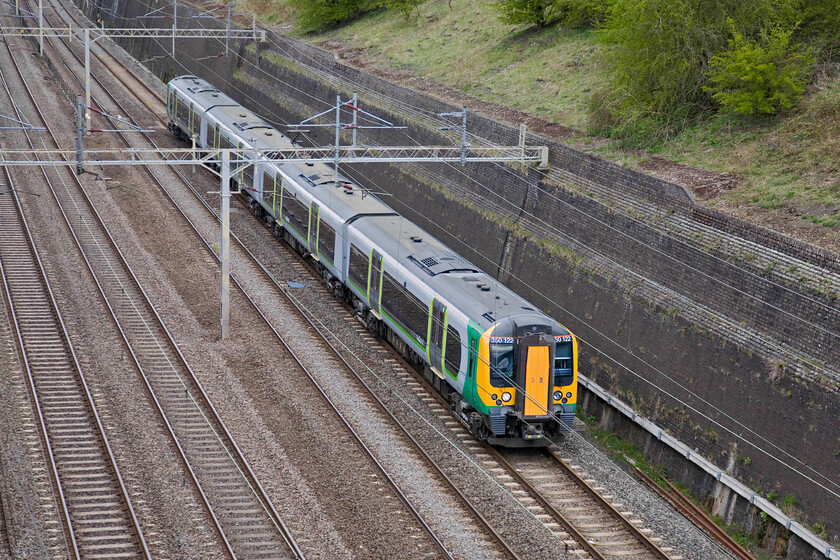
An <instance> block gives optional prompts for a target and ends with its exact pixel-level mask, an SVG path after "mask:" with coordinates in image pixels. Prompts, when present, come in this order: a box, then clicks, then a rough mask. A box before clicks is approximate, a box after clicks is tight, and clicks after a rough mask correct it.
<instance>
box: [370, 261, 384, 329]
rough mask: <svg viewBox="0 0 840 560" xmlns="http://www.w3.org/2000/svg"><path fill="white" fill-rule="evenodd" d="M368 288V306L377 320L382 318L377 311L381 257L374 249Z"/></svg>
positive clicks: (380, 280)
mask: <svg viewBox="0 0 840 560" xmlns="http://www.w3.org/2000/svg"><path fill="white" fill-rule="evenodd" d="M369 276H370V280H369V282H370V286H369V287H368V305H369V306H370V309H371V311H373V314H374V315H376V317H377V318H378V319H381V318H382V315H381V312H380V309H379V293H380V290H379V287H380V285H381V283H382V255H380V254H379V252H378V251H377V250H376V249H374V250H373V251H371V259H370V275H369Z"/></svg>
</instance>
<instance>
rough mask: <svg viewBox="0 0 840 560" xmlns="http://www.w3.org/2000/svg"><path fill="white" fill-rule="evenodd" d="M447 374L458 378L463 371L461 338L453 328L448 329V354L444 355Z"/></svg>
mask: <svg viewBox="0 0 840 560" xmlns="http://www.w3.org/2000/svg"><path fill="white" fill-rule="evenodd" d="M444 362H445V363H446V373H448V374H449V375H451V376H452V377H458V371H459V370H460V369H461V336H460V335H459V334H458V331H456V330H455V329H454V328H452V326H451V325H450V326H448V327H447V328H446V353H445V354H444Z"/></svg>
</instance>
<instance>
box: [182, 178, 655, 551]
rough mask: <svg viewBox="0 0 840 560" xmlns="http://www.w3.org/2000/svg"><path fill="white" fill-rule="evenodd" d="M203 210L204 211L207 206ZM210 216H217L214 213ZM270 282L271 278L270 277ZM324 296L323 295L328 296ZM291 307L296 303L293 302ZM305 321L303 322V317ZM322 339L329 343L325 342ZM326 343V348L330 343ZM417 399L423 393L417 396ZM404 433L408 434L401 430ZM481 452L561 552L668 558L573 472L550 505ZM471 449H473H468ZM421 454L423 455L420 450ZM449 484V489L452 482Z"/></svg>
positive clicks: (455, 425)
mask: <svg viewBox="0 0 840 560" xmlns="http://www.w3.org/2000/svg"><path fill="white" fill-rule="evenodd" d="M195 194H196V196H197V197H200V198H202V199H203V197H201V196H200V194H199V193H198V192H195ZM208 210H210V208H209V206H208ZM216 218H217V219H218V217H216ZM243 248H244V247H243ZM248 255H249V256H250V258H251V259H252V260H251V262H252V263H253V264H254V265H256V267H257V269H251V270H249V271H248V274H249V275H254V274H259V273H260V272H261V271H262V270H264V268H263V267H262V265H261V264H259V262H258V260H257V259H256V258H255V257H253V255H251V254H250V252H248ZM310 273H311V271H310ZM272 281H274V280H273V278H272ZM277 289H278V290H279V291H280V292H282V293H284V294H287V293H288V292H287V290H284V289H282V288H281V287H280V286H279V285H277ZM325 295H327V297H329V296H328V294H325ZM290 301H291V300H290ZM292 303H294V302H292ZM295 305H296V306H297V304H295ZM255 307H256V304H255ZM299 312H300V313H301V316H304V317H305V316H306V313H305V312H304V311H303V310H302V309H299ZM345 320H347V321H352V320H353V319H352V317H351V316H349V314H348V317H345ZM307 321H309V319H308V318H307ZM310 325H311V326H312V327H314V328H315V329H316V330H319V329H318V327H317V326H316V325H315V323H312V322H310ZM324 339H325V341H326V337H324ZM327 343H328V344H329V342H328V341H327ZM330 346H331V347H332V345H331V344H330ZM333 350H334V351H335V354H336V355H339V356H340V353H339V352H338V351H337V350H335V349H334V348H333ZM342 360H343V358H342ZM345 363H346V362H345ZM347 366H348V367H350V366H349V364H347ZM352 369H353V368H352V367H351V370H352ZM353 374H354V375H355V376H356V377H357V378H358V379H359V380H360V382H361V383H365V382H364V380H363V379H362V377H361V376H360V375H359V374H358V373H357V372H355V370H353ZM406 375H408V374H406ZM313 382H314V379H313ZM365 386H366V387H367V384H365ZM321 390H322V389H321ZM368 392H369V394H370V395H371V396H372V398H373V399H376V400H377V401H378V398H377V397H376V394H375V392H374V391H373V390H372V389H370V388H368ZM421 398H428V397H423V396H421ZM368 402H369V401H368ZM379 404H380V405H381V410H383V411H386V412H387V407H385V406H384V405H383V404H381V401H380V403H379ZM444 404H445V403H444ZM436 412H437V413H439V414H441V415H443V417H447V424H449V425H450V426H451V427H453V428H454V429H455V432H456V434H457V435H458V437H467V438H469V437H471V436H469V434H468V433H467V432H465V431H464V432H463V433H461V429H460V428H461V427H460V424H458V423H457V422H452V417H451V416H449V414H448V412H446V409H445V408H444V407H438V408H437V409H436ZM388 414H389V415H390V417H391V421H392V422H395V423H397V424H399V422H398V421H397V420H396V418H395V417H394V416H393V415H391V414H390V412H388ZM406 434H408V432H407V431H406ZM409 437H411V436H409ZM415 447H416V448H417V449H419V450H420V451H421V452H422V448H421V447H420V446H419V444H416V445H415ZM485 450H489V451H491V452H492V454H493V455H492V456H486V455H484V453H481V454H480V457H481V458H485V457H487V458H491V457H493V458H495V459H496V460H497V461H499V464H500V466H501V467H502V468H503V469H504V470H506V471H507V474H499V475H498V476H499V479H500V480H499V482H500V483H501V484H502V485H505V486H507V485H509V484H510V482H509V481H510V480H511V479H513V480H515V481H516V482H517V483H518V484H519V485H520V486H521V488H520V489H517V490H516V491H515V492H514V495H515V496H516V497H517V499H519V500H520V502H524V503H523V506H524V507H526V508H528V509H529V510H531V511H533V508H534V507H535V506H534V505H533V504H534V503H538V504H539V507H541V508H543V511H541V512H540V513H537V514H536V515H537V516H539V517H540V518H541V521H543V523H544V524H545V525H546V526H547V527H548V528H549V529H550V530H551V531H552V532H553V533H554V534H555V535H557V537H558V538H560V539H561V540H562V542H563V547H564V549H565V550H567V551H570V552H571V553H572V554H579V553H580V551H582V550H585V551H586V553H587V554H588V555H590V556H591V557H593V558H600V559H606V558H613V557H626V555H627V554H628V553H629V554H631V555H632V557H634V558H656V559H660V560H662V559H667V558H668V556H667V555H666V554H665V552H664V551H662V550H660V549H659V548H658V547H657V545H656V544H655V543H654V542H652V540H651V539H649V538H647V537H646V536H645V535H644V533H643V532H642V531H639V530H638V529H636V527H635V526H634V524H633V523H631V522H630V521H628V520H627V519H626V518H625V517H624V516H623V515H622V514H621V513H620V512H618V511H616V510H615V508H613V507H612V506H610V505H609V503H607V502H606V501H604V500H603V498H602V497H601V496H600V495H599V494H598V493H597V492H596V491H593V490H592V489H591V488H588V487H587V485H586V483H585V482H583V480H581V479H579V478H577V477H576V476H575V475H574V473H570V474H567V477H568V479H569V480H571V481H574V482H573V483H571V486H573V487H574V488H575V491H574V492H572V491H571V490H570V486H568V485H567V486H566V492H567V494H566V496H565V498H563V499H562V500H561V501H559V502H557V500H559V498H557V494H556V493H554V494H553V495H554V497H555V502H556V505H554V504H552V501H551V499H546V498H544V497H543V495H542V493H541V492H540V491H539V489H538V488H537V487H536V486H535V485H534V484H531V483H529V482H528V480H527V479H526V478H524V477H522V476H519V475H518V468H517V467H514V466H512V465H510V463H509V462H508V461H506V460H505V459H504V458H503V457H502V456H501V455H499V454H498V453H496V452H495V450H492V449H491V448H489V447H488V448H486V449H485ZM474 451H478V450H477V449H474ZM423 453H424V454H425V452H423ZM428 460H429V461H431V458H428ZM485 460H486V459H485ZM556 461H559V459H556ZM558 464H562V463H558ZM496 468H499V467H490V470H491V471H492V470H494V469H496ZM522 469H525V470H526V472H529V473H530V474H534V475H535V476H536V477H537V478H540V477H541V476H542V475H541V474H540V473H539V472H536V471H534V469H533V467H531V468H529V467H527V466H523V467H522V468H521V469H519V470H522ZM549 470H550V469H549ZM532 471H534V472H532ZM444 476H445V475H444ZM452 486H453V488H455V486H454V484H453V485H452ZM581 489H587V490H588V491H583V492H581ZM522 493H524V494H526V495H527V496H528V497H523V496H520V495H519V494H522ZM569 495H572V496H574V498H573V499H574V500H576V501H575V504H576V505H575V507H573V508H570V507H568V504H569V503H570V500H569ZM464 499H465V498H464ZM584 504H585V505H584ZM560 509H564V510H569V511H572V510H574V514H573V515H571V516H570V515H568V514H567V515H565V516H564V515H563V514H561V513H560ZM595 512H597V513H595ZM478 515H480V514H478Z"/></svg>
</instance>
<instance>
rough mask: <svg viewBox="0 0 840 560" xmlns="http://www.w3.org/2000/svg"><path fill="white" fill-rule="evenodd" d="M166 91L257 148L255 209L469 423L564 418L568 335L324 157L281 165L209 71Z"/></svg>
mask: <svg viewBox="0 0 840 560" xmlns="http://www.w3.org/2000/svg"><path fill="white" fill-rule="evenodd" d="M168 90H169V93H168V97H167V112H168V114H169V117H170V121H171V122H170V129H171V130H172V132H173V133H175V134H177V135H178V136H180V137H182V138H184V139H186V140H192V139H193V138H194V139H195V142H196V145H197V146H198V147H199V148H205V149H207V148H220V147H222V148H224V147H235V148H241V149H243V150H244V151H245V152H246V154H247V155H248V156H249V157H254V158H255V161H256V163H255V164H254V165H253V166H246V167H245V168H243V169H242V170H241V171H239V172H237V173H235V175H234V176H233V177H232V180H233V182H235V183H236V184H238V185H239V187H240V189H241V190H242V192H243V193H245V194H247V196H248V197H249V206H250V207H251V208H252V210H253V211H254V212H255V213H256V214H258V215H260V216H262V217H263V218H264V219H265V221H266V223H267V224H268V226H269V227H271V228H272V230H273V231H274V233H275V235H276V236H277V237H279V238H283V239H285V240H286V241H287V242H289V243H291V244H292V245H293V246H294V247H295V248H296V249H297V250H298V252H300V253H301V254H302V255H304V256H306V257H310V258H312V260H313V262H314V264H315V266H316V269H317V270H318V271H319V273H321V274H322V276H323V277H324V280H325V281H326V282H327V283H328V284H329V285H330V286H331V287H332V288H333V290H334V292H335V294H336V295H337V296H338V297H341V298H343V299H345V300H346V301H347V302H348V303H350V304H352V305H353V306H354V307H355V309H356V312H357V314H358V315H359V316H360V317H361V318H362V319H363V320H364V321H365V322H366V323H367V325H368V328H369V329H370V330H371V332H374V333H376V334H378V335H380V336H382V337H384V338H387V339H388V340H389V341H390V342H391V344H392V345H393V346H394V347H395V348H396V349H397V350H398V351H400V352H401V353H402V354H403V355H405V356H406V357H407V358H409V359H410V360H411V361H413V362H414V363H415V364H416V365H417V366H421V367H422V368H423V372H424V374H425V375H426V377H427V379H429V381H430V382H432V384H433V385H434V386H435V387H436V388H437V389H438V391H440V392H441V393H442V394H443V395H444V396H446V397H447V398H448V399H449V401H450V402H451V403H452V407H453V409H454V410H455V411H456V413H457V414H458V416H459V417H460V418H461V419H462V420H463V421H464V423H465V424H466V425H467V426H468V427H469V429H470V430H471V432H472V433H474V434H475V435H476V436H477V437H479V438H482V439H487V440H489V441H490V442H491V443H494V444H498V445H505V446H524V445H541V444H546V443H547V436H551V435H553V434H559V433H564V432H567V431H569V430H570V429H571V424H572V419H573V417H574V411H575V406H576V402H577V368H578V364H577V355H578V348H577V340H576V338H575V337H574V335H573V334H572V333H571V332H569V331H568V330H567V329H566V328H565V327H563V326H562V325H560V324H559V323H557V322H556V321H555V320H554V319H552V318H550V317H548V316H547V315H546V314H544V313H542V312H540V311H538V310H536V309H535V308H534V307H533V306H532V305H531V304H529V303H528V302H527V301H526V300H524V299H523V298H521V297H519V296H518V295H517V294H515V293H514V292H512V291H511V290H509V289H508V288H506V287H505V286H504V285H502V284H501V283H499V282H497V281H496V280H495V279H493V278H492V277H490V276H489V275H487V274H486V273H484V272H482V271H481V270H480V269H479V268H477V267H475V266H474V265H472V264H471V263H469V262H468V261H466V260H465V259H463V258H462V257H461V256H459V255H458V254H456V253H455V252H454V251H452V250H450V249H449V248H447V247H446V246H445V245H443V244H442V243H441V242H440V241H438V240H437V239H435V238H433V237H432V236H430V235H428V234H427V233H426V232H425V231H423V230H422V229H420V228H419V227H418V226H417V225H416V224H413V223H412V222H410V221H409V220H407V219H405V218H403V217H402V216H400V215H399V214H397V213H396V212H394V210H393V209H391V208H390V207H389V206H387V205H386V204H385V203H384V202H382V201H381V200H380V199H378V198H377V197H375V196H373V195H371V194H369V193H367V192H366V191H365V190H364V189H363V188H361V187H360V186H359V185H356V184H354V183H353V182H352V181H350V180H349V179H347V178H346V177H343V176H340V175H336V174H335V170H334V169H333V168H332V167H330V166H328V165H326V164H323V163H297V162H294V163H293V162H284V161H283V160H282V158H280V157H277V153H278V152H277V150H279V149H282V148H289V147H293V146H294V144H293V143H292V141H291V140H290V139H289V138H288V137H286V136H285V135H283V134H282V133H280V132H279V131H277V130H275V129H274V128H273V127H271V126H270V125H269V124H268V123H266V122H265V121H264V120H263V119H261V118H260V117H259V116H257V115H255V114H254V113H252V112H251V111H249V110H248V109H246V108H244V107H242V106H241V105H239V104H238V103H236V102H235V101H234V100H233V99H231V98H230V97H228V96H227V95H225V94H223V93H221V92H220V91H218V90H217V89H216V88H213V87H212V86H211V85H210V84H209V83H208V82H206V81H204V80H201V79H199V78H196V77H194V76H182V77H179V78H175V79H173V80H172V81H170V82H169V84H168Z"/></svg>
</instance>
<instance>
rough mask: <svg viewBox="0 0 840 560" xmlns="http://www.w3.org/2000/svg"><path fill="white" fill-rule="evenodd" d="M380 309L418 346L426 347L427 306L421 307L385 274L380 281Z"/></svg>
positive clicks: (404, 289) (420, 304)
mask: <svg viewBox="0 0 840 560" xmlns="http://www.w3.org/2000/svg"><path fill="white" fill-rule="evenodd" d="M382 309H383V310H384V311H385V312H387V313H388V316H389V317H391V319H393V320H394V321H396V323H397V324H398V325H400V326H401V327H402V328H403V330H405V332H406V333H408V334H409V335H410V336H411V337H412V338H413V339H414V340H415V341H416V342H417V343H418V344H419V345H420V346H425V345H426V337H425V336H424V335H425V333H426V327H427V326H428V322H429V306H428V305H423V303H422V302H421V301H420V300H419V299H417V297H415V295H414V294H412V293H411V292H409V291H408V288H406V287H405V286H403V285H402V284H400V283H399V282H397V280H396V279H395V278H394V277H392V276H391V275H390V274H388V273H387V272H385V273H384V276H383V280H382ZM421 333H423V334H421Z"/></svg>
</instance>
